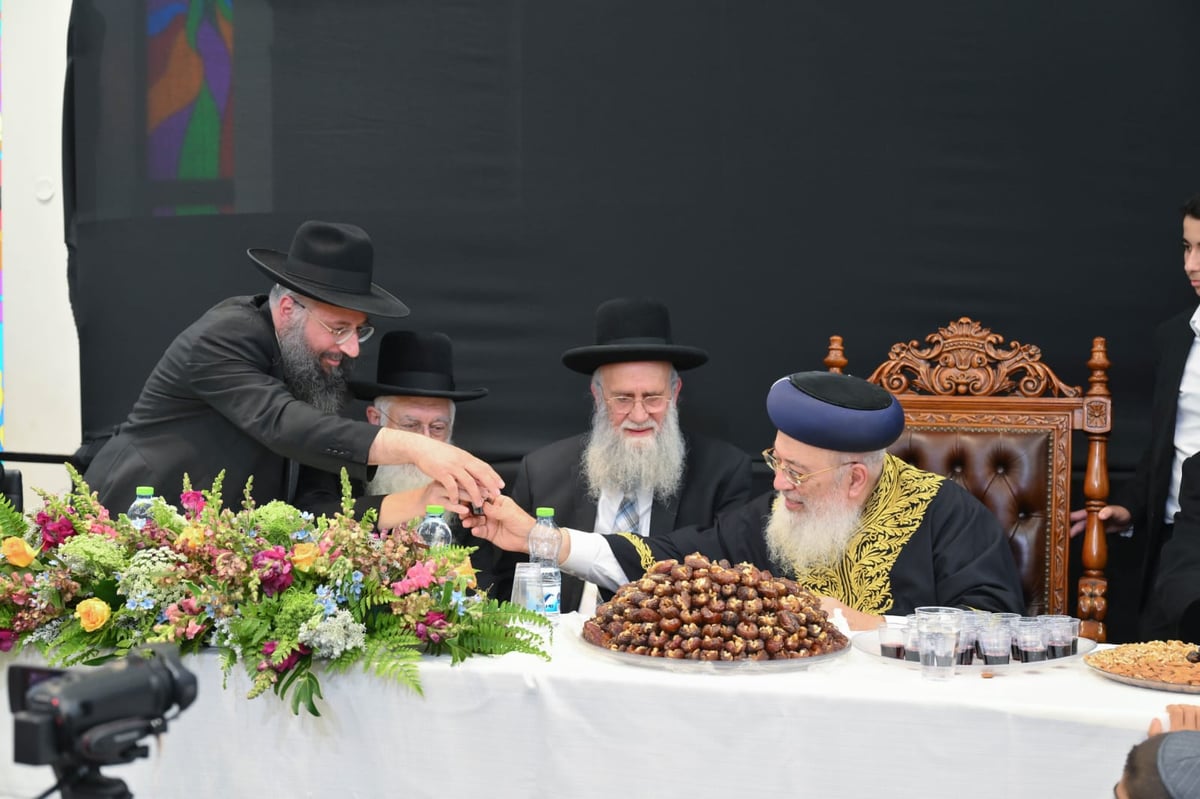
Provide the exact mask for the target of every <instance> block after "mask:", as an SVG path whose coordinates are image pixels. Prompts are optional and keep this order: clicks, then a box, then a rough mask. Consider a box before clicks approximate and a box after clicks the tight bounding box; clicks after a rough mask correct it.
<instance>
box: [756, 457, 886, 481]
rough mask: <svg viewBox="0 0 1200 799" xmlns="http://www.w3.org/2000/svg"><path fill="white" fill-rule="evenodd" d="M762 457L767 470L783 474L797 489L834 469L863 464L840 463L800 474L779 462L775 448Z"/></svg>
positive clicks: (854, 462)
mask: <svg viewBox="0 0 1200 799" xmlns="http://www.w3.org/2000/svg"><path fill="white" fill-rule="evenodd" d="M762 456H763V460H764V461H766V462H767V468H769V469H770V470H771V471H773V472H783V476H784V477H786V478H787V481H788V482H789V483H791V484H792V485H794V486H796V487H797V488H799V487H800V486H802V485H804V483H805V481H807V480H811V479H812V478H814V477H816V476H817V475H818V474H824V473H825V472H832V471H833V470H834V469H840V468H842V467H843V466H853V465H854V464H856V463H861V462H862V461H846V462H845V463H838V464H835V465H833V466H829V467H827V468H825V469H817V470H816V471H815V472H809V473H808V474H802V473H801V472H798V471H796V470H795V469H793V468H792V467H791V466H788V465H787V464H786V463H784V462H783V461H781V460H779V458H778V457H777V456H776V455H775V450H774V448H771V449H764V450H763V451H762Z"/></svg>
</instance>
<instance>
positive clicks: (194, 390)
mask: <svg viewBox="0 0 1200 799" xmlns="http://www.w3.org/2000/svg"><path fill="white" fill-rule="evenodd" d="M247 253H248V255H249V256H250V258H251V260H252V261H253V262H254V264H255V265H256V266H257V267H258V268H259V269H260V270H261V271H262V272H264V273H265V274H267V275H268V276H269V277H270V278H271V279H272V280H273V281H274V283H275V286H274V287H273V288H272V289H271V292H270V294H269V295H266V294H258V295H253V296H241V297H231V298H229V299H226V300H223V301H222V302H220V303H218V304H217V305H215V306H214V307H212V308H210V309H209V310H208V311H207V312H206V313H205V314H204V315H203V316H201V317H200V319H198V320H196V321H195V322H193V323H192V324H191V325H190V326H189V327H188V328H187V329H186V330H184V331H183V332H182V333H180V334H179V335H178V336H176V338H175V340H174V341H172V342H171V343H170V345H169V346H168V347H167V349H166V351H165V352H164V353H163V356H162V358H161V359H160V360H159V362H158V365H157V366H155V367H154V370H153V371H152V372H151V374H150V377H149V378H147V380H146V384H145V386H144V387H143V388H142V393H141V395H140V396H139V397H138V399H137V402H136V403H135V404H134V406H133V410H132V411H130V413H129V417H128V418H127V419H126V420H125V422H124V424H122V425H121V426H120V428H119V430H118V431H117V433H116V435H114V436H113V437H112V438H111V439H110V440H109V441H108V443H107V444H105V445H104V446H103V447H102V448H101V449H100V451H99V452H98V453H97V454H96V457H95V459H94V460H93V461H92V463H91V464H90V466H89V467H88V470H87V472H86V474H85V475H84V477H85V479H86V480H87V482H88V484H89V485H90V486H91V487H92V488H93V489H94V490H96V491H98V492H99V495H100V501H101V503H103V504H104V505H105V506H107V507H108V508H109V510H110V511H112V512H117V511H123V510H124V509H125V508H126V507H127V506H128V504H129V502H130V501H131V500H132V498H133V497H134V493H135V489H136V488H137V486H139V485H149V486H153V487H154V489H155V490H156V491H157V492H158V493H160V494H162V495H163V496H167V497H171V496H178V495H177V494H176V492H178V491H180V490H181V489H182V485H183V477H184V475H185V474H186V475H188V476H189V478H190V480H191V483H192V486H193V487H195V488H208V487H209V486H211V485H212V484H213V481H214V480H215V479H216V477H217V476H218V474H220V473H222V472H224V475H225V478H224V480H225V481H224V495H225V496H226V497H237V496H240V495H241V492H242V490H243V487H244V486H245V485H246V484H247V482H248V481H249V480H250V478H253V482H252V485H251V491H252V496H253V498H254V500H255V501H256V502H258V503H259V504H262V503H265V502H268V501H270V500H274V499H287V500H290V499H292V497H293V495H294V494H293V492H294V485H295V484H294V482H293V481H294V480H295V479H296V478H297V476H298V474H299V466H300V464H303V465H306V466H312V467H316V468H319V469H325V470H328V471H331V472H336V471H338V470H339V469H341V468H345V469H346V470H347V471H348V473H349V474H350V476H351V477H359V478H363V479H365V478H367V477H369V476H370V468H369V467H370V466H371V465H378V464H391V463H413V464H416V465H417V466H418V467H419V468H420V469H421V470H422V471H424V472H426V473H427V474H429V475H431V476H432V477H433V478H434V479H435V480H436V481H437V482H438V483H440V484H441V485H442V486H443V487H444V489H445V491H446V493H447V495H449V496H454V497H459V496H460V495H463V496H466V497H469V498H470V500H471V504H473V505H478V504H479V503H480V502H482V501H483V498H484V496H487V495H494V494H498V493H499V491H500V489H501V488H503V486H504V481H502V480H501V479H500V476H499V475H497V474H496V472H495V471H494V470H493V469H492V468H491V466H489V465H488V464H487V463H485V462H484V461H482V460H480V459H478V458H476V457H474V456H472V455H471V454H470V453H467V452H464V451H462V450H460V449H457V448H456V447H453V446H451V445H449V444H445V443H443V442H440V441H435V440H433V439H430V438H427V437H425V436H420V435H414V434H412V433H410V432H405V431H402V430H392V429H388V428H382V427H379V426H376V425H372V424H368V423H367V422H366V421H355V420H351V419H344V418H341V417H339V416H338V415H337V411H338V409H339V408H341V407H342V401H343V399H344V397H345V392H346V385H347V379H348V376H349V373H350V368H351V364H353V362H354V359H355V358H356V357H358V353H359V344H361V343H362V342H364V341H366V340H367V339H368V338H369V337H370V336H371V334H372V333H373V332H374V328H373V327H372V326H371V325H370V324H369V317H370V315H376V316H384V317H401V316H407V315H408V307H407V306H405V305H404V303H402V302H401V301H400V300H399V299H397V298H396V297H394V296H393V295H392V294H390V293H389V292H387V291H386V290H384V289H383V288H381V287H379V286H378V285H376V284H375V283H374V282H373V281H372V273H373V270H374V255H375V250H374V247H373V246H372V244H371V239H370V237H368V236H367V234H366V232H365V231H364V230H363V229H362V228H360V227H357V226H356V225H348V224H344V223H337V222H319V221H309V222H305V223H303V224H302V225H301V226H300V227H299V228H298V229H297V231H296V233H295V235H294V236H293V238H292V245H291V248H290V249H289V250H288V251H287V252H286V253H285V252H280V251H277V250H269V249H261V248H254V249H250V250H248V251H247ZM458 507H461V508H462V509H463V510H466V508H465V506H458Z"/></svg>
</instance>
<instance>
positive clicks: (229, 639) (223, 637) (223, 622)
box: [212, 617, 245, 660]
mask: <svg viewBox="0 0 1200 799" xmlns="http://www.w3.org/2000/svg"><path fill="white" fill-rule="evenodd" d="M232 621H233V619H231V618H228V617H222V618H219V619H215V620H214V621H213V626H212V642H213V646H224V647H228V648H229V649H232V650H233V651H234V653H235V654H236V655H237V657H238V660H241V659H243V658H244V657H245V655H244V654H243V653H242V646H241V644H239V643H238V640H237V636H235V635H234V634H233V631H232V630H231V629H230V626H229V625H230V624H231V623H232Z"/></svg>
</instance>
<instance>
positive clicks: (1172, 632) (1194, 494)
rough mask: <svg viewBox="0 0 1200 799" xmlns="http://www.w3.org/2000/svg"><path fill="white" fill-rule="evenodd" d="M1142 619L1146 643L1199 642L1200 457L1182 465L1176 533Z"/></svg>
mask: <svg viewBox="0 0 1200 799" xmlns="http://www.w3.org/2000/svg"><path fill="white" fill-rule="evenodd" d="M1160 562H1161V564H1162V566H1161V567H1160V568H1159V570H1158V573H1157V575H1156V577H1155V580H1154V590H1153V591H1152V592H1151V593H1150V597H1149V599H1148V600H1147V603H1146V611H1145V613H1144V614H1143V616H1142V634H1143V636H1145V637H1146V638H1147V640H1160V639H1161V640H1171V639H1182V640H1184V641H1191V642H1194V643H1200V454H1197V455H1193V456H1192V457H1190V458H1188V459H1187V460H1186V461H1184V462H1183V479H1182V480H1181V481H1180V484H1179V513H1177V514H1176V515H1175V530H1174V532H1173V534H1172V535H1171V539H1170V540H1169V541H1167V542H1166V543H1165V544H1163V547H1162V558H1161V560H1160Z"/></svg>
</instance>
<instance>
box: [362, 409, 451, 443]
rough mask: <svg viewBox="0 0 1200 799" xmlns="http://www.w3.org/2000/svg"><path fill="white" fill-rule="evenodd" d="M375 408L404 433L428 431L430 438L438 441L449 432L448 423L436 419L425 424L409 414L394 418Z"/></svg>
mask: <svg viewBox="0 0 1200 799" xmlns="http://www.w3.org/2000/svg"><path fill="white" fill-rule="evenodd" d="M375 410H377V411H379V415H380V416H382V417H383V418H384V419H387V420H388V421H389V422H391V423H392V424H394V425H396V428H397V429H399V430H403V431H404V432H406V433H416V434H417V435H419V436H420V435H426V431H429V432H428V434H427V435H428V436H429V437H430V438H436V439H438V440H439V441H443V440H445V438H446V436H448V435H449V434H450V425H449V424H447V423H446V422H443V421H440V420H437V419H435V420H434V421H432V422H430V423H429V424H425V423H424V422H422V421H421V420H420V419H414V418H412V417H411V416H406V417H405V418H403V419H394V418H392V417H391V416H388V415H387V414H386V413H384V412H383V411H381V410H379V408H376V409H375Z"/></svg>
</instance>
